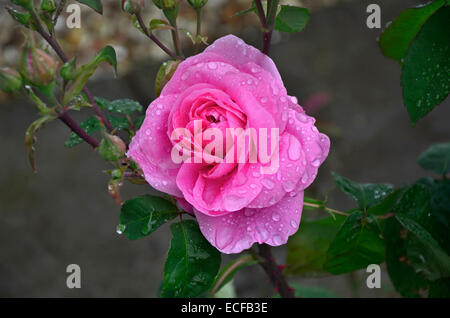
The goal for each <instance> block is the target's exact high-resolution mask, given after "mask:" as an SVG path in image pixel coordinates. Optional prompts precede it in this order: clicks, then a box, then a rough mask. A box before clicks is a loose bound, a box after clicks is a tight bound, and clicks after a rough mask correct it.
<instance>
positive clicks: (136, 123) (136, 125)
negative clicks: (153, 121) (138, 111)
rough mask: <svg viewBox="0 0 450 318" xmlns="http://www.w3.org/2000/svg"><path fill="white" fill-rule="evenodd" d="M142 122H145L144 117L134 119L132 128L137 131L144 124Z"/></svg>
mask: <svg viewBox="0 0 450 318" xmlns="http://www.w3.org/2000/svg"><path fill="white" fill-rule="evenodd" d="M144 120H145V115H142V116H139V117H138V118H136V119H135V120H134V128H135V129H136V130H138V129H139V128H141V126H142V123H143V122H144Z"/></svg>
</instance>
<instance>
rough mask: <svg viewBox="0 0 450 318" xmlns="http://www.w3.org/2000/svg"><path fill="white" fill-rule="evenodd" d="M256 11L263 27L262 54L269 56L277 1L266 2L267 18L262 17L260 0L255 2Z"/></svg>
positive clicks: (268, 0)
mask: <svg viewBox="0 0 450 318" xmlns="http://www.w3.org/2000/svg"><path fill="white" fill-rule="evenodd" d="M255 3H256V9H257V11H258V16H259V19H260V20H261V23H262V25H263V48H262V52H263V53H264V54H267V55H268V54H269V51H270V42H271V40H272V31H273V25H274V23H275V15H276V13H277V8H278V0H267V17H264V10H263V7H262V4H261V0H256V1H255Z"/></svg>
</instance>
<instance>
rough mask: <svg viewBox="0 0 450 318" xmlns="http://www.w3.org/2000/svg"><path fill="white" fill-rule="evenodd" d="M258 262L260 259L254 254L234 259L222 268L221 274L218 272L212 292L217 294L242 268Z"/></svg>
mask: <svg viewBox="0 0 450 318" xmlns="http://www.w3.org/2000/svg"><path fill="white" fill-rule="evenodd" d="M257 263H258V260H256V259H255V258H254V257H253V256H252V255H243V256H241V257H238V258H236V259H234V260H232V261H231V262H229V263H228V264H227V265H226V266H225V267H224V268H222V269H221V270H220V272H219V274H217V277H216V279H215V280H214V283H213V284H212V286H213V289H212V290H211V293H212V294H215V293H216V292H217V291H219V290H221V289H222V288H223V287H224V286H225V285H226V284H228V283H229V282H231V280H232V279H233V277H234V275H235V274H236V273H237V272H238V271H240V270H241V269H242V268H244V267H247V266H252V265H254V264H257Z"/></svg>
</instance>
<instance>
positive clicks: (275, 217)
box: [272, 213, 280, 222]
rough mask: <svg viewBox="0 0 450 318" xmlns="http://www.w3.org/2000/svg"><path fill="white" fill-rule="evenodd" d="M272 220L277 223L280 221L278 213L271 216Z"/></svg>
mask: <svg viewBox="0 0 450 318" xmlns="http://www.w3.org/2000/svg"><path fill="white" fill-rule="evenodd" d="M272 220H274V221H275V222H278V221H279V220H280V215H279V214H278V213H274V214H272Z"/></svg>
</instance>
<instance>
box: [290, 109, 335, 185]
mask: <svg viewBox="0 0 450 318" xmlns="http://www.w3.org/2000/svg"><path fill="white" fill-rule="evenodd" d="M314 123H315V119H314V118H313V117H311V116H308V115H306V114H305V112H304V111H303V109H302V108H301V107H300V106H298V105H295V106H294V107H292V108H291V109H290V110H289V121H288V125H287V127H286V131H287V132H288V133H290V134H292V135H293V136H295V137H296V138H297V139H298V140H299V141H300V145H301V151H302V152H303V153H304V157H303V158H302V165H303V166H305V169H304V172H303V175H302V177H301V179H300V182H299V184H298V186H297V189H298V190H303V189H305V188H307V187H308V186H309V185H310V184H311V183H312V182H313V181H314V179H315V178H316V176H317V171H318V169H319V167H320V165H321V164H322V163H323V162H324V161H325V159H326V158H327V156H328V152H329V150H330V139H329V138H328V136H327V135H325V134H322V133H320V132H319V130H318V129H317V127H316V126H315V125H314ZM292 151H294V152H295V148H292Z"/></svg>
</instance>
